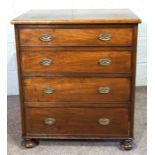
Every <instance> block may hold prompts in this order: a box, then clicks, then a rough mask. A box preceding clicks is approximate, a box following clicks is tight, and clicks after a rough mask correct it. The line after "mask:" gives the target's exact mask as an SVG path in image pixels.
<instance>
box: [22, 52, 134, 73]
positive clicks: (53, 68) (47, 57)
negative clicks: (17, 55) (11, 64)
mask: <svg viewBox="0 0 155 155" xmlns="http://www.w3.org/2000/svg"><path fill="white" fill-rule="evenodd" d="M22 69H23V72H46V73H47V72H48V73H49V72H79V73H82V72H83V73H129V72H130V71H131V52H130V51H92V52H86V51H80V52H79V51H77V52H73V51H72V52H70V51H42V52H36V51H31V52H27V51H25V52H22Z"/></svg>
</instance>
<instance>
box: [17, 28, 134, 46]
mask: <svg viewBox="0 0 155 155" xmlns="http://www.w3.org/2000/svg"><path fill="white" fill-rule="evenodd" d="M19 37H20V45H21V46H131V45H132V28H128V27H127V28H122V27H120V28H119V27H116V28H87V29H85V28H81V29H78V28H71V29H52V28H51V29H48V28H45V29H44V28H42V29H39V28H35V29H29V28H22V29H19Z"/></svg>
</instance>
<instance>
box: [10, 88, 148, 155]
mask: <svg viewBox="0 0 155 155" xmlns="http://www.w3.org/2000/svg"><path fill="white" fill-rule="evenodd" d="M146 91H147V90H146V87H137V88H136V110H135V143H136V146H135V148H134V149H133V150H131V151H122V150H120V149H119V142H103V141H100V142H98V141H91V142H90V141H58V140H51V141H45V140H44V141H41V142H40V145H39V146H37V147H35V148H32V149H25V148H23V147H22V146H21V145H20V142H21V128H20V113H19V102H18V96H9V97H8V155H36V154H37V155H146V154H147V153H146V150H147V148H146V130H147V123H146V120H147V118H146V115H147V114H146V94H147V92H146Z"/></svg>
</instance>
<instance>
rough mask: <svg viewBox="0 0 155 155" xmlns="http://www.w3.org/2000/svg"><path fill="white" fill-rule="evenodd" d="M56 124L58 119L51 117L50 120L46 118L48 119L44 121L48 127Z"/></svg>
mask: <svg viewBox="0 0 155 155" xmlns="http://www.w3.org/2000/svg"><path fill="white" fill-rule="evenodd" d="M55 122H56V119H55V118H53V117H49V118H46V119H45V120H44V123H45V124H46V125H53V124H54V123H55Z"/></svg>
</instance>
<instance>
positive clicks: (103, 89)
mask: <svg viewBox="0 0 155 155" xmlns="http://www.w3.org/2000/svg"><path fill="white" fill-rule="evenodd" d="M110 91H111V90H110V88H109V87H107V86H106V87H99V89H98V92H99V93H100V94H108V93H110Z"/></svg>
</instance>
